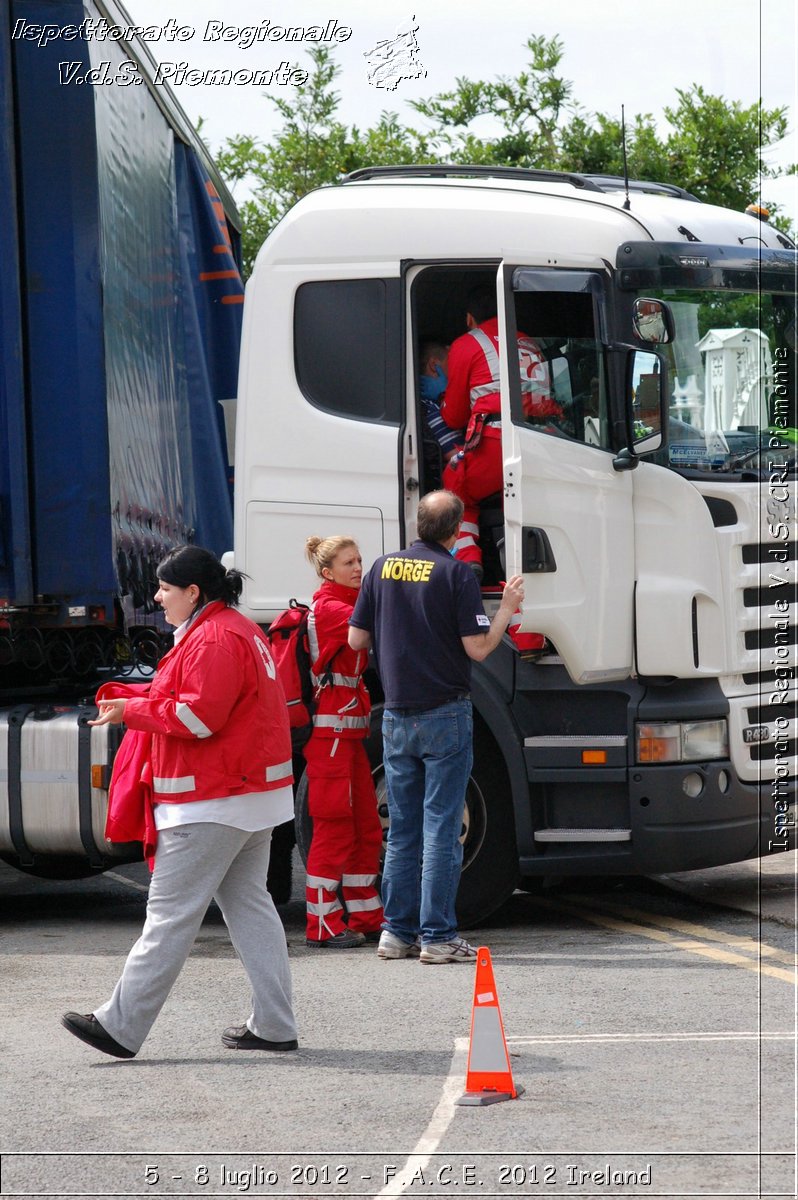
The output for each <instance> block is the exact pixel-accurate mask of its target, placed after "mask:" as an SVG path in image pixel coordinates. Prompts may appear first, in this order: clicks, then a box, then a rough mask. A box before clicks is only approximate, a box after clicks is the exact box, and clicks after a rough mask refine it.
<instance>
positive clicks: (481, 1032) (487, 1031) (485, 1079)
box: [457, 946, 524, 1105]
mask: <svg viewBox="0 0 798 1200" xmlns="http://www.w3.org/2000/svg"><path fill="white" fill-rule="evenodd" d="M523 1090H524V1089H523V1088H522V1087H520V1086H519V1087H515V1085H514V1084H513V1073H512V1071H511V1070H510V1056H509V1054H508V1053H507V1042H506V1040H505V1037H504V1025H503V1024H502V1014H501V1009H500V1008H499V998H498V996H497V994H496V983H495V981H494V979H493V965H492V963H491V961H490V950H488V948H487V946H480V947H479V949H478V950H477V974H476V979H475V980H474V1004H473V1008H472V1011H471V1040H470V1042H469V1046H468V1068H467V1070H466V1090H465V1091H464V1093H463V1095H462V1096H461V1097H460V1099H459V1100H458V1101H457V1103H458V1104H478V1105H484V1104H496V1103H498V1101H499V1100H515V1099H516V1097H517V1096H520V1095H521V1093H522V1092H523Z"/></svg>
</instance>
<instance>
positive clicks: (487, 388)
mask: <svg viewBox="0 0 798 1200" xmlns="http://www.w3.org/2000/svg"><path fill="white" fill-rule="evenodd" d="M497 387H498V380H497V381H496V383H480V384H477V385H476V386H475V387H472V388H470V389H469V393H468V394H469V395H470V397H471V402H472V404H473V402H474V401H475V400H481V399H482V397H483V396H495V395H496V389H497Z"/></svg>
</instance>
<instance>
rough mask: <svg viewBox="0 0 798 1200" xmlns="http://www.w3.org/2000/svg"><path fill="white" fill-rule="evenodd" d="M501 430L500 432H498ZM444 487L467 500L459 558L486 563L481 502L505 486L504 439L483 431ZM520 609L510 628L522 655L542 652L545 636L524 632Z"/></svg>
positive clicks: (451, 465) (449, 469)
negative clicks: (482, 537)
mask: <svg viewBox="0 0 798 1200" xmlns="http://www.w3.org/2000/svg"><path fill="white" fill-rule="evenodd" d="M497 433H498V431H497ZM443 486H444V487H445V488H448V489H449V491H450V492H454V493H455V495H457V496H459V497H460V499H461V500H462V501H463V506H464V511H463V521H462V524H461V526H460V536H459V537H458V539H457V542H456V545H455V550H456V557H457V558H462V560H463V562H468V563H478V564H479V566H482V547H481V546H480V544H479V502H480V500H484V499H485V497H486V496H492V495H493V493H494V492H500V491H501V490H502V487H503V486H504V459H503V457H502V443H501V438H500V437H498V436H496V435H495V434H494V433H492V432H487V433H483V435H482V440H481V442H480V443H479V445H478V446H475V447H474V449H473V450H466V451H465V453H464V454H462V455H457V456H456V457H455V458H453V459H452V460H451V462H450V463H449V464H448V465H447V467H446V470H445V471H444V472H443ZM520 622H521V614H520V610H519V612H518V613H517V614H516V615H515V617H514V618H513V620H512V621H511V622H510V626H509V628H508V630H507V632H508V634H509V635H510V637H511V638H512V641H513V643H514V644H515V647H516V649H517V650H519V651H520V652H521V654H532V653H538V652H539V651H540V650H542V649H543V646H544V644H545V638H544V637H543V635H542V634H540V633H521V632H520V630H519V629H518V626H519V624H520Z"/></svg>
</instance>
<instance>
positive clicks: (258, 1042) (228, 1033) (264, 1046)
mask: <svg viewBox="0 0 798 1200" xmlns="http://www.w3.org/2000/svg"><path fill="white" fill-rule="evenodd" d="M222 1042H223V1044H224V1045H225V1046H227V1047H228V1048H229V1049H230V1050H297V1049H299V1042H298V1041H297V1040H296V1038H293V1039H292V1040H291V1041H290V1042H269V1041H267V1040H266V1038H262V1037H258V1035H257V1034H256V1033H253V1032H252V1030H251V1029H250V1028H249V1026H248V1025H231V1026H230V1028H229V1029H225V1031H224V1033H223V1034H222Z"/></svg>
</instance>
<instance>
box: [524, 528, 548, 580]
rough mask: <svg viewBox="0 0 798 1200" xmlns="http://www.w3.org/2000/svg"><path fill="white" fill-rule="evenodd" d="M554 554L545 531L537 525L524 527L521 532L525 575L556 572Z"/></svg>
mask: <svg viewBox="0 0 798 1200" xmlns="http://www.w3.org/2000/svg"><path fill="white" fill-rule="evenodd" d="M556 570H557V564H556V562H555V561H554V552H553V550H552V548H551V542H550V541H549V536H548V534H547V533H546V530H545V529H540V528H539V527H538V526H536V525H524V527H523V529H522V530H521V571H522V572H523V574H524V575H528V574H533V573H534V572H535V571H556Z"/></svg>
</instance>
